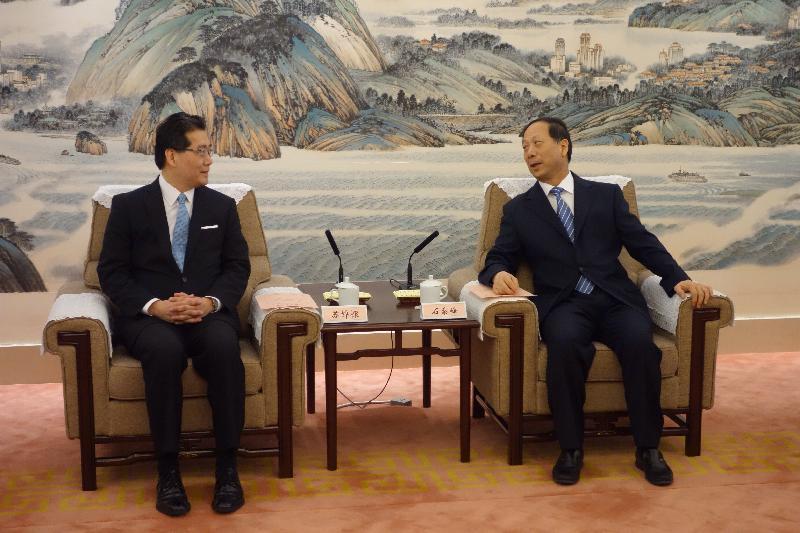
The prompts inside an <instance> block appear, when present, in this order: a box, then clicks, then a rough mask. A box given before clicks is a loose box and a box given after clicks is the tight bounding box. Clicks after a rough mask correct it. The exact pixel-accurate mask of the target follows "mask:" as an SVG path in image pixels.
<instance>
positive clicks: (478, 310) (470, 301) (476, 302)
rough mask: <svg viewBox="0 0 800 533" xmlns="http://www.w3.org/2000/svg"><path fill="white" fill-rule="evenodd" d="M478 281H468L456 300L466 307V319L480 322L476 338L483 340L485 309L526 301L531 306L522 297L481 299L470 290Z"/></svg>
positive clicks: (527, 300)
mask: <svg viewBox="0 0 800 533" xmlns="http://www.w3.org/2000/svg"><path fill="white" fill-rule="evenodd" d="M478 283H479V281H477V280H475V281H470V282H468V283H466V284H464V287H462V289H461V294H460V295H459V297H458V299H459V300H461V301H462V302H464V303H465V304H466V305H467V318H469V319H470V320H477V321H478V322H480V324H481V327H480V329H479V330H478V338H479V339H481V340H483V315H484V314H485V312H486V309H487V308H488V307H489V306H490V305H492V304H495V303H497V302H520V301H526V302H529V303H530V304H531V305H533V302H531V301H530V300H529V299H527V298H525V297H524V296H501V297H498V298H481V297H479V296H477V295H476V294H475V293H474V292H472V291H471V290H470V288H471V287H473V286H474V285H476V284H478Z"/></svg>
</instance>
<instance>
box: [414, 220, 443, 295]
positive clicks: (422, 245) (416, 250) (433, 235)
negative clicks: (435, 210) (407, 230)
mask: <svg viewBox="0 0 800 533" xmlns="http://www.w3.org/2000/svg"><path fill="white" fill-rule="evenodd" d="M438 236H439V230H436V231H434V232H433V233H431V234H430V235H428V236H427V237H425V240H424V241H422V242H421V243H419V244H418V245H417V247H416V248H414V251H413V252H411V255H409V256H408V269H407V271H406V289H410V288H411V287H413V286H414V282H413V281H411V278H412V277H413V275H412V272H411V258H412V257H414V254H418V253H420V252H421V251H422V249H423V248H425V247H426V246H428V245H429V244H430V243H431V241H432V240H433V239H435V238H436V237H438Z"/></svg>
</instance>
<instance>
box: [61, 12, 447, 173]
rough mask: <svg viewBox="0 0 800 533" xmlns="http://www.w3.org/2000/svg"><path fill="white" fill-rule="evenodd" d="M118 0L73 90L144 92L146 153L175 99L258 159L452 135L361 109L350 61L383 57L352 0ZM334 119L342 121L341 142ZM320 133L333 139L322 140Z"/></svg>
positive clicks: (368, 65) (225, 147)
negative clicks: (290, 150) (288, 148)
mask: <svg viewBox="0 0 800 533" xmlns="http://www.w3.org/2000/svg"><path fill="white" fill-rule="evenodd" d="M121 7H123V8H124V9H123V10H122V11H121V13H120V18H119V20H118V21H117V23H116V25H115V27H114V29H113V30H112V31H111V32H110V33H109V34H108V35H106V36H104V37H102V38H100V39H98V40H97V41H96V42H95V43H94V44H93V45H92V47H91V48H90V50H89V51H88V52H87V54H86V57H85V58H84V61H83V63H82V65H81V67H80V69H79V71H78V73H77V75H76V76H75V78H74V80H73V82H72V84H71V85H70V87H69V91H68V93H67V99H68V101H70V102H75V101H85V100H89V99H92V100H95V101H98V100H99V101H103V100H115V99H123V100H124V99H130V100H134V101H138V102H140V103H139V105H138V108H137V109H136V111H135V112H134V114H133V117H132V120H131V123H130V127H129V133H130V142H129V148H130V150H131V151H134V152H141V153H151V152H152V150H153V144H154V132H155V126H156V124H158V122H159V121H160V120H161V119H163V118H164V117H165V116H167V115H169V114H171V113H173V112H176V111H180V110H183V111H186V112H190V113H195V114H200V115H202V116H204V117H205V118H206V120H207V122H208V124H209V129H210V134H211V138H212V140H213V143H214V145H215V146H214V149H215V151H216V152H217V153H219V154H221V155H230V156H234V157H249V158H251V159H271V158H275V157H279V156H280V145H298V146H303V147H308V148H312V149H314V148H317V149H325V148H323V147H331V146H335V147H336V148H335V149H359V148H363V147H364V146H365V145H369V146H371V147H373V148H376V149H392V148H395V147H397V146H400V145H407V144H413V145H419V146H436V145H441V144H442V142H443V140H444V138H445V137H446V134H445V133H438V132H437V133H434V134H433V135H432V132H431V127H430V126H428V125H426V124H424V123H422V122H420V121H418V120H416V119H408V118H405V119H400V118H399V117H398V118H397V120H395V118H394V117H392V116H391V115H386V116H384V117H382V120H377V121H376V120H374V119H372V118H371V117H373V116H374V114H367V115H363V113H362V112H365V111H367V110H368V106H367V104H366V102H365V101H364V100H363V98H362V96H361V94H360V92H359V89H358V87H357V85H356V83H355V82H354V81H353V79H352V77H351V75H350V69H355V70H358V71H364V72H376V73H380V72H382V71H383V70H384V69H385V68H386V63H385V60H384V59H383V57H382V55H381V52H380V50H379V49H378V47H377V44H376V43H375V41H374V39H373V38H372V35H371V34H370V32H369V30H368V29H367V26H366V24H365V23H364V21H363V20H362V19H361V17H360V15H359V14H358V10H357V8H356V7H355V5H354V4H352V3H350V1H349V0H286V1H283V2H281V1H280V0H268V1H260V2H257V1H255V0H216V1H211V0H179V1H167V0H131V1H130V2H129V3H128V4H127V5H123V6H121ZM315 121H321V123H319V124H317V123H316V122H315ZM331 124H335V125H336V126H337V128H338V129H339V130H341V135H342V136H343V139H340V140H339V141H338V142H333V141H332V140H331V139H330V137H331V136H332V135H333V136H335V135H336V133H335V131H333V132H332V131H331V129H330V126H331ZM301 125H302V127H300V126H301ZM298 128H299V132H298ZM398 130H401V131H403V135H397V131H398ZM298 133H299V135H298ZM323 134H325V135H327V136H328V137H329V138H328V141H327V142H325V143H316V144H315V143H314V141H315V140H316V137H315V135H323ZM432 138H435V139H436V141H435V142H433V143H432V141H431V139H432ZM371 139H380V142H377V143H375V142H370V140H371Z"/></svg>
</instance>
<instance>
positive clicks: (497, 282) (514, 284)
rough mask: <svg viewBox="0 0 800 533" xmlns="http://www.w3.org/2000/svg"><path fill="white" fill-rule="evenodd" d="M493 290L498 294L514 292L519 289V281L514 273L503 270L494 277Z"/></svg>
mask: <svg viewBox="0 0 800 533" xmlns="http://www.w3.org/2000/svg"><path fill="white" fill-rule="evenodd" d="M492 290H493V291H494V292H496V293H497V294H503V295H507V294H514V293H516V292H517V290H519V281H517V278H515V277H514V276H513V275H512V274H509V273H508V272H506V271H505V270H501V271H500V272H498V273H497V274H495V275H494V278H492Z"/></svg>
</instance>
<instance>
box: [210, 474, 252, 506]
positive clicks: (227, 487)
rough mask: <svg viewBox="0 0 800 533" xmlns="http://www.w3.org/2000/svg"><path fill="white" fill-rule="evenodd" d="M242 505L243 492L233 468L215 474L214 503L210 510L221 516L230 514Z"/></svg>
mask: <svg viewBox="0 0 800 533" xmlns="http://www.w3.org/2000/svg"><path fill="white" fill-rule="evenodd" d="M242 505H244V491H243V490H242V484H241V483H239V474H238V473H237V472H236V469H235V468H234V467H231V466H229V467H227V468H223V469H222V470H221V471H219V472H217V483H216V484H215V485H214V501H213V502H211V508H212V509H214V511H216V512H218V513H222V514H227V513H232V512H234V511H236V510H238V509H239V508H240V507H241V506H242Z"/></svg>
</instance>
